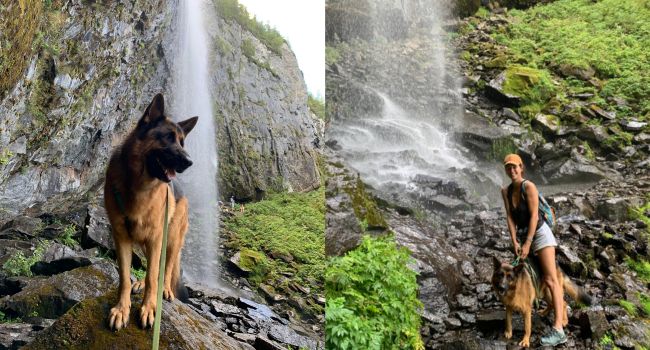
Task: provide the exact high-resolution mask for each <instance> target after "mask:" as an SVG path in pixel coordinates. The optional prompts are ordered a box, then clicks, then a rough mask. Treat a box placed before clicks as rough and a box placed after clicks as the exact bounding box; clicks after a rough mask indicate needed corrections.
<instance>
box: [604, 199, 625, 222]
mask: <svg viewBox="0 0 650 350" xmlns="http://www.w3.org/2000/svg"><path fill="white" fill-rule="evenodd" d="M631 206H632V204H631V203H630V200H629V199H628V198H621V197H616V198H609V199H606V200H604V201H599V202H598V204H597V207H596V214H597V215H598V217H599V218H601V219H605V220H609V221H615V222H623V221H627V220H628V219H629V208H630V207H631Z"/></svg>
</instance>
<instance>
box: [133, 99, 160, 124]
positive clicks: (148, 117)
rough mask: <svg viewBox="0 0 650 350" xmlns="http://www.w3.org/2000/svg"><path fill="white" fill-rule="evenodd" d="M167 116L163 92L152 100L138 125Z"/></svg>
mask: <svg viewBox="0 0 650 350" xmlns="http://www.w3.org/2000/svg"><path fill="white" fill-rule="evenodd" d="M161 118H165V99H164V98H163V95H162V94H161V93H158V94H156V96H154V97H153V100H151V103H150V104H149V106H148V107H147V109H145V111H144V115H143V116H142V118H141V119H140V122H138V126H141V125H145V124H149V123H152V122H155V121H158V120H159V119H161Z"/></svg>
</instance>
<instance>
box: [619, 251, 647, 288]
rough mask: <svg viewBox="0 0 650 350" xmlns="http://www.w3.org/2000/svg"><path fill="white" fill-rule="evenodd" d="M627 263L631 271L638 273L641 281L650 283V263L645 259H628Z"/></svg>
mask: <svg viewBox="0 0 650 350" xmlns="http://www.w3.org/2000/svg"><path fill="white" fill-rule="evenodd" d="M625 263H626V264H627V266H628V267H629V268H630V269H632V270H634V271H635V272H636V273H637V275H638V277H639V279H640V280H641V281H643V282H645V283H650V261H647V260H644V259H639V260H634V259H632V258H630V257H626V258H625Z"/></svg>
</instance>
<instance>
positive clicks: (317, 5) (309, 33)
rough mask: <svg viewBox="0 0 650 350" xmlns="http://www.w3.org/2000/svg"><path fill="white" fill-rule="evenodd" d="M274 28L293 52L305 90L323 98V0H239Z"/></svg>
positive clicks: (259, 19) (260, 19) (249, 10)
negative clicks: (302, 76)
mask: <svg viewBox="0 0 650 350" xmlns="http://www.w3.org/2000/svg"><path fill="white" fill-rule="evenodd" d="M239 3H240V4H243V5H244V6H246V9H247V10H248V13H250V14H251V15H254V16H255V17H256V18H257V20H258V21H260V22H262V23H267V24H269V25H270V26H271V27H273V28H275V29H276V30H277V31H278V32H279V33H280V34H281V35H282V36H283V37H284V38H285V39H286V40H287V41H288V42H289V46H291V49H292V50H293V52H294V53H295V54H296V58H297V59H298V66H299V67H300V70H301V71H302V73H303V75H304V77H305V83H306V84H307V90H308V91H309V92H310V93H311V94H312V95H313V96H316V97H321V98H323V99H324V98H325V0H272V1H270V0H239Z"/></svg>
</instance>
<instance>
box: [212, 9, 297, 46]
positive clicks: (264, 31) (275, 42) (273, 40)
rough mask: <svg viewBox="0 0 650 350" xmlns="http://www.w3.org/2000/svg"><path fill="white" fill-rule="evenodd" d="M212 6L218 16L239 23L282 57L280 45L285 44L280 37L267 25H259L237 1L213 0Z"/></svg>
mask: <svg viewBox="0 0 650 350" xmlns="http://www.w3.org/2000/svg"><path fill="white" fill-rule="evenodd" d="M214 4H215V7H216V9H217V14H218V15H219V16H221V17H222V18H224V19H226V20H234V21H235V22H237V23H239V25H241V26H242V27H244V28H246V29H247V30H248V31H249V32H251V33H252V34H253V35H254V36H255V37H256V38H258V39H259V40H260V41H261V42H263V43H264V45H266V47H268V48H269V49H270V50H271V51H273V52H275V53H276V54H278V55H282V45H284V43H285V40H284V38H283V37H282V35H280V33H278V31H277V30H275V29H274V28H271V27H270V26H269V25H268V24H263V23H260V22H258V21H257V19H256V18H255V17H251V16H250V14H249V13H248V11H247V10H246V7H244V5H242V4H240V3H239V2H238V1H237V0H215V1H214Z"/></svg>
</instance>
